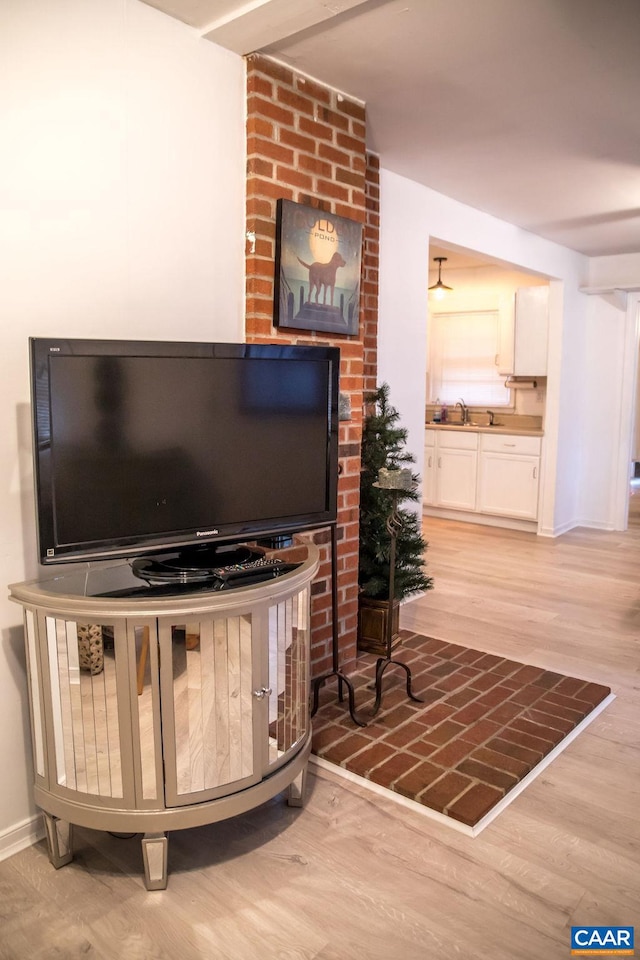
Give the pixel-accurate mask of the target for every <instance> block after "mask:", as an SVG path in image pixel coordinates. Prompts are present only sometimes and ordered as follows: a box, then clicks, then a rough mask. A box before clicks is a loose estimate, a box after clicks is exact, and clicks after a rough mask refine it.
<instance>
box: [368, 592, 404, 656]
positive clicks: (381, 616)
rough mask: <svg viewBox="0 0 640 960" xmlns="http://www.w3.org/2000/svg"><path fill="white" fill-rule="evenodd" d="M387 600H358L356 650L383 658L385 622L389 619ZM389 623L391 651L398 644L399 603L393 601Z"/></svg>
mask: <svg viewBox="0 0 640 960" xmlns="http://www.w3.org/2000/svg"><path fill="white" fill-rule="evenodd" d="M389 606H390V604H389V601H388V600H372V599H371V598H370V597H360V598H359V600H358V650H362V651H365V652H366V653H375V654H376V655H377V656H379V657H384V656H385V655H386V652H387V622H388V617H389ZM391 616H392V621H391V629H392V636H391V649H392V650H393V649H395V647H397V646H398V644H399V643H400V627H399V621H400V601H399V600H394V601H393V611H392V614H391Z"/></svg>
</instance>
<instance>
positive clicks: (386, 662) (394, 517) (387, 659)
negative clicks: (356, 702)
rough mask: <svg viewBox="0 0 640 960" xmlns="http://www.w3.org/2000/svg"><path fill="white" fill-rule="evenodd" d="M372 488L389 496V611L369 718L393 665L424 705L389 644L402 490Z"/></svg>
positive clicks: (409, 670) (372, 714) (405, 666)
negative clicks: (405, 677) (383, 654)
mask: <svg viewBox="0 0 640 960" xmlns="http://www.w3.org/2000/svg"><path fill="white" fill-rule="evenodd" d="M374 487H378V488H380V489H384V490H385V492H386V493H389V494H390V495H391V511H390V513H389V516H388V517H387V520H386V527H387V532H388V533H389V539H390V545H389V611H388V614H387V631H386V633H387V635H386V637H385V645H386V651H385V656H384V657H379V658H378V660H377V662H376V676H375V681H374V686H375V691H376V699H375V703H374V704H373V710H372V711H371V716H373V717H375V715H376V714H377V712H378V710H379V709H380V705H381V703H382V677H383V675H384V672H385V670H386V669H387V667H389V666H391V664H394V665H395V666H398V667H402V669H403V670H404V671H405V673H406V674H407V696H408V697H409V699H410V700H415V702H416V703H424V701H423V700H421V699H420V697H416V696H415V694H414V693H413V692H412V690H411V669H410V668H409V666H408V665H407V664H406V663H403V662H402V660H394V658H393V657H392V656H391V644H392V641H393V599H394V593H395V571H396V539H397V536H398V531H399V530H400V528H401V526H402V519H401V517H400V513H399V511H398V500H399V499H400V495H401V494H402V492H403V489H404V488H394V487H388V486H386V487H384V488H383V487H382V485H381V484H380V483H374Z"/></svg>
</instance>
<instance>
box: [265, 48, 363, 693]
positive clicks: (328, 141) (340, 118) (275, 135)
mask: <svg viewBox="0 0 640 960" xmlns="http://www.w3.org/2000/svg"><path fill="white" fill-rule="evenodd" d="M365 134H366V129H365V110H364V107H363V106H362V104H360V103H359V102H357V101H354V100H350V99H348V98H345V97H343V96H342V95H340V94H338V93H337V92H336V91H334V90H332V89H330V88H328V87H325V86H323V85H322V84H319V83H317V82H315V81H313V80H311V79H309V78H308V77H304V76H302V75H300V74H297V73H295V71H293V70H291V69H289V68H288V67H286V66H283V65H282V64H279V63H277V62H275V61H273V60H270V59H268V58H266V57H261V56H258V55H254V56H251V57H249V58H248V59H247V247H246V270H247V281H246V282H247V299H246V339H247V341H248V342H254V343H274V342H280V341H284V342H287V343H309V342H312V343H313V342H316V343H323V344H331V345H332V346H337V347H339V348H340V351H341V364H340V389H341V392H342V393H346V394H348V395H349V397H350V400H351V411H352V418H351V420H350V421H345V422H342V423H341V424H340V464H341V468H342V472H341V474H340V477H339V481H338V607H339V610H338V615H339V635H340V657H341V666H344V667H345V668H346V669H348V668H349V664H350V663H351V664H353V661H354V659H355V656H356V629H357V606H358V576H357V573H358V510H359V500H360V496H359V486H360V442H361V438H362V396H363V385H364V354H365V342H366V348H367V365H368V366H367V370H368V373H367V376H368V378H371V377H372V376H373V378H374V380H373V382H375V372H374V367H375V356H374V354H375V328H376V326H377V256H378V229H379V224H378V223H377V216H378V197H377V190H378V182H379V177H378V171H377V164H376V162H375V158H373V159H372V160H371V161H370V164H369V165H368V163H367V154H366V149H365ZM368 173H369V175H370V176H372V177H373V180H374V183H373V184H372V185H368V176H367V175H368ZM279 198H284V199H288V200H293V201H295V202H297V203H303V204H306V205H309V206H313V207H316V208H317V209H319V210H325V211H327V212H331V213H334V214H337V215H339V216H342V217H348V218H350V219H352V220H357V221H359V222H360V223H363V224H365V246H364V253H363V285H362V296H361V304H360V323H359V332H358V335H357V336H351V337H348V336H331V335H327V334H324V333H322V334H320V333H313V332H309V331H303V330H300V331H296V330H291V329H280V328H278V327H275V326H274V324H273V304H274V280H275V278H274V265H275V224H276V201H277V200H278V199H279ZM374 287H375V289H374ZM374 299H375V301H376V302H375V304H374ZM367 389H369V387H368V386H367ZM314 540H315V541H316V543H318V544H319V545H320V548H321V555H322V564H321V568H320V572H319V574H318V577H317V578H316V581H315V583H314V584H313V588H312V594H313V600H312V611H311V622H312V655H311V660H312V663H311V668H312V674H313V675H314V676H318V675H319V674H320V673H324V672H325V671H329V670H330V669H331V641H332V623H331V566H330V549H329V541H330V535H329V531H324V530H323V531H319V532H318V533H317V534H315V535H314Z"/></svg>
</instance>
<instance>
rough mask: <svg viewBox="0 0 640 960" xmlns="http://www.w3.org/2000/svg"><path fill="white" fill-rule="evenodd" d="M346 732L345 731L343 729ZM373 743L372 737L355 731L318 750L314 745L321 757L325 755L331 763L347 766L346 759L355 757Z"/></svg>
mask: <svg viewBox="0 0 640 960" xmlns="http://www.w3.org/2000/svg"><path fill="white" fill-rule="evenodd" d="M343 733H344V731H343ZM370 745H371V739H370V738H369V737H365V736H364V735H363V734H361V733H353V734H351V735H350V736H346V737H343V739H342V740H339V741H332V742H330V743H328V744H327V745H326V746H324V747H322V748H321V749H320V750H318V749H317V748H316V747H315V745H314V750H315V752H316V753H317V754H318V756H320V757H324V758H325V759H326V760H329V761H330V762H331V763H335V764H340V765H341V766H345V761H348V760H349V757H353V755H354V754H356V753H358V752H359V751H360V750H362V749H364V747H368V746H370Z"/></svg>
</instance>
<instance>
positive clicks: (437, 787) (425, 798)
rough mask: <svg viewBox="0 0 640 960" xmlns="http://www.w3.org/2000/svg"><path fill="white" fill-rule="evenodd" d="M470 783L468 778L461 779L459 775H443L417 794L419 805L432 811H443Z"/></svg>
mask: <svg viewBox="0 0 640 960" xmlns="http://www.w3.org/2000/svg"><path fill="white" fill-rule="evenodd" d="M471 783H472V781H471V780H470V779H469V778H468V777H463V776H462V774H459V773H445V774H444V776H442V777H441V778H440V779H439V780H436V782H435V783H434V784H432V785H431V786H430V787H428V788H427V789H426V790H423V792H422V793H421V794H419V799H420V802H421V803H425V804H426V805H427V806H429V807H431V808H432V809H434V810H439V811H441V812H442V811H444V810H446V809H447V807H448V806H449V805H450V804H451V803H452V802H453V801H454V800H455V799H456V797H458V796H459V794H461V793H462V792H463V790H465V789H466V788H467V787H469V786H470V785H471Z"/></svg>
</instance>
